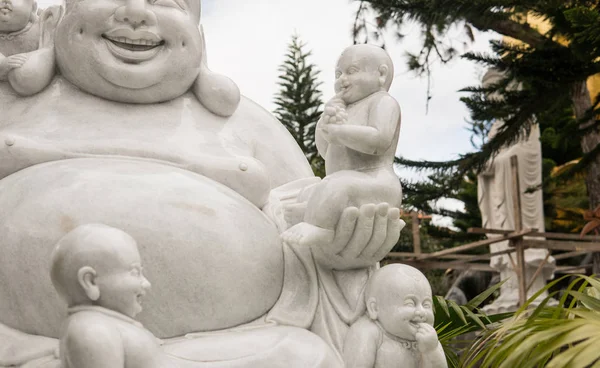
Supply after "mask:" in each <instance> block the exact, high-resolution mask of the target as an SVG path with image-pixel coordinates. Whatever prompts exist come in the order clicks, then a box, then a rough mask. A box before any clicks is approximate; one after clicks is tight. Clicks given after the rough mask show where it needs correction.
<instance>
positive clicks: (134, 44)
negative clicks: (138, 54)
mask: <svg viewBox="0 0 600 368" xmlns="http://www.w3.org/2000/svg"><path fill="white" fill-rule="evenodd" d="M102 37H103V38H104V39H106V40H108V41H110V42H112V43H113V44H114V45H115V46H118V47H121V48H123V49H126V50H130V51H148V50H152V49H153V48H156V47H158V46H162V45H164V43H165V41H160V42H157V41H153V40H146V39H137V40H133V39H129V38H126V37H110V36H107V35H102Z"/></svg>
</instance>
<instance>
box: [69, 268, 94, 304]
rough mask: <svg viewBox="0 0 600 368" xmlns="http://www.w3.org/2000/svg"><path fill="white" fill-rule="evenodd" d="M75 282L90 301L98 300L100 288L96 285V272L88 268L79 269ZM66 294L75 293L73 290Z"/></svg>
mask: <svg viewBox="0 0 600 368" xmlns="http://www.w3.org/2000/svg"><path fill="white" fill-rule="evenodd" d="M77 281H78V282H79V286H81V288H82V289H83V291H84V292H85V295H87V297H88V298H89V299H90V300H92V301H96V300H98V299H100V288H99V287H98V285H97V284H96V270H94V269H93V268H92V267H89V266H85V267H81V268H80V269H79V271H77ZM68 292H71V293H75V291H74V290H73V291H71V290H68Z"/></svg>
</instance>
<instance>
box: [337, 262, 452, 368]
mask: <svg viewBox="0 0 600 368" xmlns="http://www.w3.org/2000/svg"><path fill="white" fill-rule="evenodd" d="M365 302H366V304H367V315H366V316H363V317H362V318H360V319H359V320H358V321H356V322H355V323H354V324H353V325H352V326H351V327H350V330H349V331H348V334H347V335H346V341H345V343H344V352H343V356H344V362H345V363H346V367H347V368H393V367H402V368H447V367H448V365H447V362H446V357H445V354H444V350H443V348H442V345H441V344H440V343H439V341H438V337H437V333H436V331H435V329H434V328H433V321H434V316H433V301H432V296H431V287H430V285H429V282H428V281H427V279H426V278H425V275H423V274H422V273H421V272H420V271H419V270H417V269H416V268H413V267H411V266H407V265H402V264H392V265H388V266H385V267H383V268H381V269H379V270H377V271H375V272H374V273H373V275H372V276H371V278H370V279H369V282H368V284H367V289H366V291H365Z"/></svg>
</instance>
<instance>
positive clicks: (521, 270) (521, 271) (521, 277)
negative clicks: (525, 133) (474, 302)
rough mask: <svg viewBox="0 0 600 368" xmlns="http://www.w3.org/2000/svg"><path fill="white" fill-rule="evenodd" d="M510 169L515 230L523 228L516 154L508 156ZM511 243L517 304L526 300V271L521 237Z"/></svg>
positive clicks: (521, 303)
mask: <svg viewBox="0 0 600 368" xmlns="http://www.w3.org/2000/svg"><path fill="white" fill-rule="evenodd" d="M510 169H511V173H512V175H511V176H512V192H513V214H514V219H515V232H519V231H521V229H522V228H523V219H522V217H521V185H520V183H519V161H518V159H517V156H512V157H511V158H510ZM512 245H513V246H514V247H515V248H516V253H517V265H516V266H517V268H518V269H517V270H515V271H516V273H517V277H518V281H519V305H523V304H525V302H526V301H527V272H526V268H525V247H524V245H523V238H515V239H514V240H512Z"/></svg>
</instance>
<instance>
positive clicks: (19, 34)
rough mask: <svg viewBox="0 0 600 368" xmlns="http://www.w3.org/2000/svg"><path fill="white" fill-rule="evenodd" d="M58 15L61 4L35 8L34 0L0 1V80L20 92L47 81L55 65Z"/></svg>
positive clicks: (31, 90) (25, 93)
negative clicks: (55, 38)
mask: <svg viewBox="0 0 600 368" xmlns="http://www.w3.org/2000/svg"><path fill="white" fill-rule="evenodd" d="M61 17H62V8H61V7H59V6H53V7H50V8H48V9H46V10H44V11H39V12H38V9H37V3H36V2H35V1H34V0H4V1H2V3H0V81H8V83H9V84H10V86H11V87H12V88H13V89H14V91H15V92H17V93H18V94H20V95H22V96H29V95H33V94H35V93H38V92H39V91H41V90H42V89H44V88H45V87H46V86H47V85H48V83H50V81H51V80H52V77H53V76H54V73H55V68H56V63H55V57H54V49H53V47H54V31H55V29H56V26H57V24H58V22H59V20H60V18H61Z"/></svg>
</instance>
